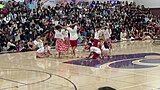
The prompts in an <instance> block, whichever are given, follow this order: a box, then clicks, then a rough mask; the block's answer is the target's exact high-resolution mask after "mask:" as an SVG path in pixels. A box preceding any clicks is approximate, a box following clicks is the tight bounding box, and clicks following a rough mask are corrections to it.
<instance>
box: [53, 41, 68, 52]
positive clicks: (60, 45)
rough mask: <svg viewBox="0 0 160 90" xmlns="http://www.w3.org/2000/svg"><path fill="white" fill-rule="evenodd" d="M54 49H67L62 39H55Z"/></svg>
mask: <svg viewBox="0 0 160 90" xmlns="http://www.w3.org/2000/svg"><path fill="white" fill-rule="evenodd" d="M56 50H57V52H66V51H67V50H68V46H67V45H66V44H65V43H64V41H63V40H62V39H57V40H56Z"/></svg>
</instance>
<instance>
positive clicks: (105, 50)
mask: <svg viewBox="0 0 160 90" xmlns="http://www.w3.org/2000/svg"><path fill="white" fill-rule="evenodd" d="M100 49H101V51H102V58H103V59H104V57H110V49H109V44H108V42H107V41H103V40H101V43H100Z"/></svg>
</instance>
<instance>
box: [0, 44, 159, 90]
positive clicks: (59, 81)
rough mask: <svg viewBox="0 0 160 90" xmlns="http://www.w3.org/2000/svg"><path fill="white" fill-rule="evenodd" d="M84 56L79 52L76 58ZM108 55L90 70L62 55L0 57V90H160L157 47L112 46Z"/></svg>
mask: <svg viewBox="0 0 160 90" xmlns="http://www.w3.org/2000/svg"><path fill="white" fill-rule="evenodd" d="M52 52H53V53H54V50H53V51H52ZM86 53H87V52H85V53H82V52H81V51H80V50H79V53H78V56H79V57H84V56H85V55H86ZM112 55H113V57H114V60H111V61H107V62H104V63H96V64H94V65H92V64H91V66H90V65H89V64H85V65H83V64H82V65H81V64H79V63H78V62H79V61H82V60H81V58H74V59H73V58H72V57H67V56H66V55H64V59H57V58H55V57H54V55H53V56H52V57H49V58H43V59H36V58H35V52H26V53H10V54H9V53H8V54H1V55H0V90H98V88H100V87H104V86H109V87H112V88H115V89H116V90H160V45H153V44H152V41H136V42H120V43H115V44H113V50H112ZM118 55H121V56H118ZM111 58H112V57H111ZM72 60H74V63H64V62H68V61H72ZM76 60H77V61H76ZM78 60H79V61H78Z"/></svg>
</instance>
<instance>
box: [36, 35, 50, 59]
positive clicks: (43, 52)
mask: <svg viewBox="0 0 160 90" xmlns="http://www.w3.org/2000/svg"><path fill="white" fill-rule="evenodd" d="M33 43H34V45H35V47H36V48H37V51H36V57H37V58H44V57H49V56H50V55H52V54H51V53H50V48H51V47H50V46H49V45H48V43H46V44H45V45H44V44H43V41H42V40H41V37H40V36H37V38H36V40H34V42H33Z"/></svg>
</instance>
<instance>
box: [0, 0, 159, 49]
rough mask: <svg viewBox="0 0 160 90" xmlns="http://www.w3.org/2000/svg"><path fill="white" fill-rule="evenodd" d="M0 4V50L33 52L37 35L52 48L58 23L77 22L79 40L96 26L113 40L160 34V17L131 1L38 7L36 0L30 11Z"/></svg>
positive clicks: (27, 8)
mask: <svg viewBox="0 0 160 90" xmlns="http://www.w3.org/2000/svg"><path fill="white" fill-rule="evenodd" d="M31 2H32V1H31ZM0 4H5V7H4V8H1V9H0V51H11V50H14V51H17V52H20V51H30V50H34V49H35V48H33V46H34V44H33V40H35V39H36V38H37V36H41V39H42V40H43V41H44V42H48V43H49V44H50V45H51V46H54V45H55V39H54V26H56V25H58V24H61V25H67V24H72V23H78V24H79V25H80V28H79V31H78V33H79V41H83V40H84V39H89V38H92V37H93V35H94V32H95V27H96V26H99V27H102V26H108V28H106V29H109V30H110V31H111V32H110V34H111V39H112V40H113V41H120V40H125V39H126V40H127V39H135V40H142V39H143V37H144V36H146V35H149V36H150V37H151V38H154V37H156V36H158V35H159V34H160V33H159V24H160V17H155V16H154V15H152V14H151V12H150V10H149V9H148V8H145V7H144V6H143V5H142V6H140V5H136V3H134V2H131V3H129V2H120V1H118V2H115V3H111V2H109V1H108V2H99V1H97V2H95V1H93V2H79V3H74V2H71V3H67V4H65V5H63V4H57V5H56V6H55V7H50V6H47V7H42V6H43V3H41V1H39V2H37V8H34V9H30V8H29V7H28V6H27V5H26V4H24V3H18V2H15V1H9V2H7V3H4V2H0Z"/></svg>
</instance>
